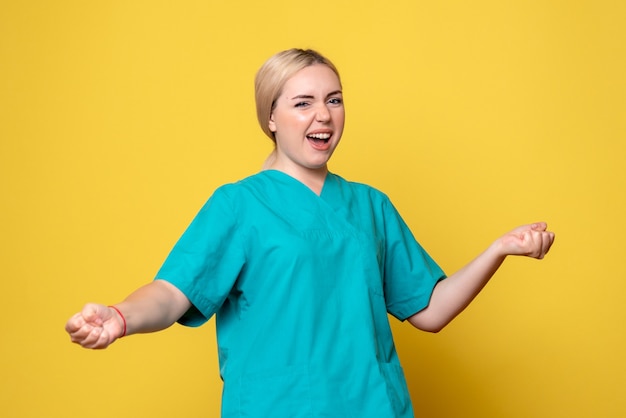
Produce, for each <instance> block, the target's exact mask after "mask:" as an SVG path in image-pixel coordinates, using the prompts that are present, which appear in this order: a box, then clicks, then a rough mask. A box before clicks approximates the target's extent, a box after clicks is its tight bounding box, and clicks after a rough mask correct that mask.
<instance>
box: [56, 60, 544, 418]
mask: <svg viewBox="0 0 626 418" xmlns="http://www.w3.org/2000/svg"><path fill="white" fill-rule="evenodd" d="M255 88H256V102H257V115H258V118H259V123H260V124H261V128H262V129H263V131H264V132H265V133H266V134H267V135H268V136H269V137H270V138H271V139H272V140H273V141H274V143H275V149H274V152H273V153H272V155H271V156H270V157H269V158H268V160H267V161H266V163H265V166H264V170H263V171H261V172H259V173H257V174H255V175H252V176H250V177H248V178H246V179H244V180H241V181H239V182H237V183H234V184H227V185H225V186H222V187H220V188H219V189H218V190H216V191H215V193H214V194H213V196H212V197H211V198H210V199H209V201H208V202H207V203H206V204H205V206H204V207H203V208H202V209H201V210H200V212H199V213H198V215H197V216H196V218H195V219H194V220H193V222H192V223H191V225H190V226H189V228H188V229H187V231H186V232H185V233H184V234H183V236H182V237H181V239H180V240H179V242H178V243H177V244H176V246H175V247H174V248H173V250H172V252H171V253H170V255H169V256H168V258H167V259H166V261H165V263H164V264H163V266H162V268H161V269H160V271H159V272H158V274H157V276H156V279H155V280H154V281H153V282H152V283H150V284H148V285H146V286H144V287H142V288H140V289H138V290H136V291H135V292H134V293H132V294H131V295H130V296H128V297H127V298H126V299H125V300H124V301H122V302H120V303H118V304H117V305H115V306H109V307H107V306H104V305H98V304H88V305H86V306H85V307H84V308H83V310H82V311H81V312H80V313H77V314H76V315H74V316H73V317H72V318H71V319H70V320H69V321H68V323H67V325H66V330H67V332H68V333H69V334H70V335H71V338H72V341H73V342H75V343H78V344H80V345H82V346H83V347H87V348H105V347H107V346H108V345H109V344H111V343H112V342H114V341H115V340H116V339H118V338H120V337H122V336H124V335H130V334H134V333H144V332H152V331H157V330H161V329H164V328H167V327H169V326H170V325H172V324H173V323H174V322H176V321H178V322H180V323H182V324H185V325H190V326H197V325H200V324H202V323H204V322H205V321H207V320H208V319H209V318H210V317H211V316H212V315H213V314H216V327H217V337H218V347H219V350H218V351H219V361H220V370H221V376H222V378H223V380H224V392H223V402H222V416H223V417H239V416H255V417H270V416H271V417H289V418H293V417H299V416H307V417H310V416H316V417H317V416H329V417H330V416H332V417H359V418H364V417H372V418H374V417H375V418H381V417H412V416H413V411H412V407H411V402H410V398H409V394H408V391H407V387H406V382H405V380H404V376H403V373H402V369H401V367H400V363H399V361H398V356H397V354H396V350H395V348H394V344H393V339H392V335H391V330H390V326H389V322H388V316H387V313H390V314H392V315H393V316H395V317H397V318H398V319H400V320H408V321H409V322H410V323H411V324H412V325H413V326H415V327H416V328H418V329H421V330H425V331H431V332H437V331H439V330H441V329H442V328H443V327H444V326H445V325H446V324H448V323H449V322H450V321H451V320H452V319H453V318H454V317H455V316H456V315H457V314H459V313H460V312H461V311H462V310H463V309H464V308H465V307H466V306H467V305H468V304H469V303H470V302H471V301H472V300H473V298H474V297H475V296H476V295H477V294H478V292H479V291H480V290H481V289H482V287H483V286H484V285H485V284H486V283H487V281H488V280H489V279H490V278H491V276H492V275H493V274H494V273H495V271H496V270H497V269H498V267H499V266H500V264H501V263H502V262H503V261H504V259H505V257H506V256H508V255H526V256H530V257H534V258H543V256H544V255H545V254H546V253H547V252H548V250H549V248H550V246H551V245H552V242H553V240H554V234H553V233H552V232H549V231H547V230H546V224H545V223H543V222H541V223H535V224H532V225H526V226H522V227H519V228H517V229H515V230H513V231H512V232H510V233H508V234H506V235H504V236H502V237H501V238H499V239H497V240H496V241H495V242H494V243H493V244H492V245H491V246H490V247H489V248H488V249H487V250H485V251H484V252H483V253H482V254H480V255H479V256H478V257H477V258H476V259H474V260H473V261H472V262H470V263H469V264H468V265H467V266H465V267H464V268H463V269H461V270H460V271H458V272H457V273H455V274H453V275H451V276H449V277H448V278H446V276H445V275H444V273H443V271H442V270H441V269H440V268H439V266H437V264H436V263H435V262H434V261H433V260H432V259H431V258H430V257H429V255H428V254H427V253H426V252H425V251H424V250H423V249H422V247H421V246H420V245H419V244H418V243H417V241H416V240H415V239H414V238H413V235H412V234H411V232H410V231H409V229H408V227H407V226H406V224H405V223H404V222H403V220H402V218H401V217H400V215H399V214H398V213H397V212H396V210H395V208H394V207H393V205H392V204H391V202H390V201H389V199H388V198H387V197H386V196H385V195H384V194H382V193H381V192H379V191H377V190H375V189H373V188H371V187H369V186H366V185H363V184H358V183H352V182H347V181H346V180H344V179H342V178H341V177H339V176H337V175H335V174H333V173H330V172H329V171H328V167H327V163H328V160H329V159H330V157H331V155H332V154H333V152H334V150H335V148H336V147H337V145H338V144H339V140H340V139H341V134H342V132H343V127H344V117H345V113H344V106H343V97H342V89H341V82H340V79H339V74H338V72H337V70H336V68H335V67H334V66H333V64H332V63H331V62H330V61H328V60H327V59H326V58H324V57H323V56H321V55H320V54H318V53H317V52H315V51H311V50H306V51H305V50H299V49H291V50H288V51H283V52H281V53H279V54H276V55H275V56H273V57H272V58H270V59H269V60H268V61H267V62H266V63H265V64H264V65H263V66H262V67H261V69H260V70H259V72H258V73H257V77H256V83H255ZM444 279H445V280H444Z"/></svg>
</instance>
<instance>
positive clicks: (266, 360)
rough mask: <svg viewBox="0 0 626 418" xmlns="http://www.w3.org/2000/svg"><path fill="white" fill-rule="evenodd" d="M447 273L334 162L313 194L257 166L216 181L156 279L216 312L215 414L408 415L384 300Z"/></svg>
mask: <svg viewBox="0 0 626 418" xmlns="http://www.w3.org/2000/svg"><path fill="white" fill-rule="evenodd" d="M444 277H445V276H444V273H443V271H442V270H441V269H440V268H439V267H438V266H437V264H436V263H435V262H434V261H433V260H432V259H431V258H430V257H429V255H428V254H427V253H426V252H425V251H424V250H423V249H422V247H421V246H420V245H419V244H418V243H417V241H416V240H415V238H414V237H413V235H412V234H411V232H410V231H409V229H408V227H407V226H406V224H405V223H404V221H403V220H402V218H401V217H400V215H399V214H398V213H397V211H396V210H395V208H394V207H393V205H392V204H391V202H390V201H389V199H388V198H387V196H385V195H384V194H383V193H381V192H379V191H377V190H375V189H374V188H372V187H369V186H366V185H363V184H359V183H353V182H348V181H346V180H344V179H343V178H341V177H339V176H337V175H335V174H332V173H329V174H328V175H327V177H326V180H325V182H324V186H323V189H322V192H321V194H320V195H319V196H318V195H317V194H315V193H314V192H313V191H311V190H310V189H309V188H308V187H307V186H305V185H304V184H303V183H301V182H299V181H298V180H296V179H294V178H293V177H290V176H289V175H287V174H285V173H282V172H280V171H275V170H266V171H262V172H260V173H258V174H255V175H253V176H250V177H248V178H245V179H243V180H241V181H239V182H237V183H233V184H227V185H224V186H222V187H220V188H218V189H217V190H216V191H215V193H214V194H213V196H211V198H210V199H209V200H208V202H207V203H206V204H205V205H204V206H203V208H202V209H201V210H200V212H199V213H198V214H197V216H196V217H195V219H194V220H193V222H192V223H191V225H190V226H189V227H188V229H187V231H186V232H185V233H184V234H183V236H182V237H181V238H180V240H179V241H178V243H177V244H176V245H175V247H174V248H173V249H172V252H171V253H170V255H169V256H168V258H167V259H166V261H165V263H164V265H163V266H162V267H161V269H160V270H159V272H158V274H157V276H156V278H157V279H161V280H166V281H168V282H170V283H172V284H173V285H175V286H176V287H177V288H178V289H180V290H181V291H182V292H183V293H184V294H185V295H186V296H187V297H188V298H189V300H190V301H191V303H192V308H191V309H190V310H189V311H188V312H187V313H186V314H185V315H184V316H183V317H182V318H180V320H179V322H180V323H182V324H184V325H188V326H198V325H200V324H202V323H204V322H205V321H207V320H208V319H209V318H210V317H211V316H212V315H213V314H216V328H217V342H218V353H219V362H220V374H221V377H222V379H223V381H224V387H223V394H222V417H224V418H230V417H237V418H241V417H259V418H267V417H273V418H282V417H284V418H297V417H338V418H339V417H341V418H348V417H355V418H369V417H371V418H387V417H389V418H392V417H393V418H407V417H413V410H412V406H411V400H410V398H409V393H408V390H407V386H406V382H405V379H404V375H403V372H402V369H401V367H400V362H399V360H398V356H397V353H396V350H395V347H394V343H393V339H392V335H391V329H390V325H389V321H388V316H387V313H390V314H391V315H393V316H395V317H397V318H398V319H400V320H405V319H406V318H408V317H409V316H411V315H412V314H415V313H416V312H418V311H420V310H422V309H423V308H425V307H426V306H427V305H428V303H429V299H430V296H431V293H432V290H433V287H434V286H435V284H436V283H437V282H438V281H439V280H440V279H443V278H444Z"/></svg>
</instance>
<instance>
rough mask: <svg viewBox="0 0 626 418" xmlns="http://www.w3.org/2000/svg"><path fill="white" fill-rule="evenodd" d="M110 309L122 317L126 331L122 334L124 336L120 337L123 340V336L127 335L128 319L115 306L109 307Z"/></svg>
mask: <svg viewBox="0 0 626 418" xmlns="http://www.w3.org/2000/svg"><path fill="white" fill-rule="evenodd" d="M109 308H112V309H114V310H115V312H117V313H118V314H119V315H120V317H121V318H122V323H123V324H124V331H123V332H122V335H121V336H120V338H122V337H123V336H125V335H126V318H124V315H122V312H120V310H119V309H117V308H116V307H115V306H113V305H109Z"/></svg>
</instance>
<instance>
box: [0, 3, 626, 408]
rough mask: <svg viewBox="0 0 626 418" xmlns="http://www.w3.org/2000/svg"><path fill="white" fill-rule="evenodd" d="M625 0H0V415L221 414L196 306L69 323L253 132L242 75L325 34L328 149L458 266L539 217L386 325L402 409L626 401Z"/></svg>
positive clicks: (152, 256) (165, 233) (194, 206)
mask: <svg viewBox="0 0 626 418" xmlns="http://www.w3.org/2000/svg"><path fill="white" fill-rule="evenodd" d="M625 21H626V7H625V6H624V2H621V1H617V0H616V1H606V0H601V1H598V0H593V1H592V0H589V1H519V2H502V1H495V0H494V1H485V0H479V1H474V2H461V1H459V2H454V1H440V2H432V1H414V0H403V1H390V2H380V1H373V0H362V1H360V2H353V1H345V2H342V1H338V0H320V1H315V2H294V1H291V0H283V1H252V0H250V1H231V2H226V1H216V0H205V1H179V2H173V1H172V2H167V1H94V2H91V1H79V0H76V1H8V0H4V1H2V2H1V3H0V140H1V142H0V146H1V148H0V185H1V200H0V215H1V218H0V219H1V220H0V228H1V230H0V234H1V235H0V237H1V243H0V254H1V256H0V257H1V266H2V275H3V277H2V279H1V284H0V310H1V311H0V313H1V315H2V316H1V318H2V332H1V334H0V335H1V338H2V340H1V345H0V376H1V377H0V379H1V383H2V387H1V388H0V415H2V416H3V417H37V418H40V417H82V416H90V417H93V418H95V417H107V418H108V417H172V416H188V417H201V416H208V417H217V416H218V415H219V413H218V411H219V398H220V390H221V382H220V380H219V377H218V369H217V357H216V351H215V342H214V325H213V322H212V321H211V322H210V323H209V324H208V325H206V326H204V327H203V328H200V329H187V328H183V327H181V326H178V325H177V326H174V327H173V328H171V329H169V330H168V331H166V332H163V333H159V334H153V335H142V336H137V337H132V338H128V339H127V340H122V341H120V342H119V343H116V344H115V345H114V346H112V347H111V348H110V349H108V350H105V351H89V350H83V349H81V348H79V347H78V346H75V345H73V344H70V342H69V339H68V337H67V336H66V335H65V333H64V331H63V326H64V323H65V321H66V319H67V318H68V317H69V316H70V315H71V314H73V313H74V312H75V311H77V310H79V309H80V308H81V307H82V305H83V303H85V302H87V301H99V302H103V303H113V302H116V301H119V300H120V299H121V298H123V297H124V296H125V295H126V294H127V293H128V292H129V291H131V290H133V289H134V288H136V287H138V286H140V285H142V284H144V283H146V282H147V281H149V280H151V279H152V277H153V275H154V274H155V272H156V270H157V269H158V268H159V266H160V264H161V262H162V261H163V259H164V258H165V256H166V255H167V253H168V251H169V249H170V248H171V246H172V245H173V244H174V242H175V241H176V239H177V238H178V236H179V235H180V234H181V233H182V232H183V230H184V228H185V227H186V225H187V224H188V222H189V221H190V220H191V218H192V217H193V215H194V214H195V213H196V211H197V210H198V209H199V207H200V206H201V205H202V203H204V201H205V199H206V198H207V197H208V196H209V195H210V194H211V192H212V191H213V190H214V189H215V188H216V187H217V186H219V185H221V184H223V183H226V182H230V181H234V180H237V179H239V178H242V177H244V176H246V175H248V174H251V173H253V172H255V171H256V170H257V169H258V168H259V167H260V165H261V163H262V161H263V160H264V158H265V156H266V154H267V153H268V152H269V151H270V149H271V147H270V142H269V140H267V139H266V138H265V137H264V136H263V134H262V132H261V131H260V129H259V128H258V127H257V125H256V119H255V113H254V103H253V84H252V80H253V76H254V73H255V71H256V69H257V68H258V67H259V66H260V65H261V63H262V62H263V61H264V60H265V59H266V58H267V57H269V56H270V55H271V54H273V53H274V52H277V51H279V50H282V49H285V48H289V47H293V46H298V47H313V48H316V49H319V50H320V51H321V52H323V53H324V54H326V55H328V56H329V57H330V58H331V59H332V60H334V61H335V63H336V64H337V66H338V67H339V69H340V71H341V72H342V77H343V82H344V90H345V97H346V107H347V118H348V119H347V126H346V131H345V135H344V138H343V142H342V144H341V146H340V147H339V149H338V151H337V154H336V155H335V157H334V159H333V161H332V162H331V163H332V164H331V169H332V170H333V171H335V172H337V173H339V174H341V175H343V176H344V177H347V178H349V179H351V180H356V181H361V182H366V183H369V184H371V185H373V186H375V187H378V188H380V189H382V190H383V191H385V192H386V193H388V194H389V195H390V197H391V198H392V200H393V201H394V202H395V203H396V205H397V206H398V208H399V209H400V211H401V213H402V214H403V216H404V217H405V219H406V220H407V222H408V223H409V225H410V226H411V227H412V229H413V231H414V233H415V234H416V236H417V238H418V239H419V240H420V242H421V243H422V244H423V245H424V246H425V247H426V248H427V249H428V250H429V252H430V253H431V254H432V255H433V256H434V257H435V259H436V260H438V262H439V263H440V264H441V265H442V267H444V269H445V270H446V271H447V272H449V273H451V272H453V271H454V270H456V269H458V268H459V267H460V266H462V265H463V264H464V263H465V262H466V261H468V260H469V259H470V258H472V257H473V256H474V255H476V254H477V253H478V252H479V251H481V250H482V249H483V248H484V247H486V246H487V245H488V244H489V243H490V242H491V241H492V240H493V239H495V238H496V237H497V236H499V235H500V234H501V233H504V232H506V231H507V230H509V229H511V228H513V227H514V226H517V225H518V224H520V223H526V222H531V221H535V220H541V219H545V220H547V221H548V222H549V223H550V226H551V228H552V229H553V230H554V231H556V233H557V241H556V244H555V246H554V248H553V251H552V253H551V254H550V255H549V256H548V257H547V258H546V259H545V260H543V261H541V262H539V261H535V260H530V259H511V260H508V261H507V263H506V264H505V266H504V267H503V268H502V269H501V271H500V272H499V273H498V274H497V276H496V278H495V279H494V280H493V281H492V283H490V285H489V286H488V287H487V288H486V289H485V291H484V292H483V294H481V295H480V296H479V298H478V299H477V301H476V302H475V303H474V304H473V305H472V306H471V307H470V308H469V309H468V310H467V311H466V312H465V313H464V314H463V315H462V316H461V317H459V318H458V319H457V320H455V321H454V322H453V323H452V324H451V325H450V326H449V327H448V328H446V329H445V330H444V331H442V332H441V333H439V334H436V335H431V334H425V333H420V332H418V331H415V330H414V329H412V328H411V327H410V326H408V325H406V324H400V323H394V330H395V335H396V343H397V345H398V350H399V352H400V355H401V357H402V360H403V364H404V367H405V369H406V373H407V378H408V382H409V385H410V391H411V394H412V397H413V401H414V406H415V409H416V412H417V415H418V416H422V417H442V418H443V417H446V418H448V417H511V418H517V417H519V418H528V417H550V418H553V417H568V418H571V417H624V416H626V396H625V394H626V393H625V392H626V390H625V389H626V359H625V358H624V357H625V343H626V331H625V325H624V324H625V319H626V314H625V310H624V309H625V308H624V306H625V299H626V296H625V295H626V284H625V281H626V267H625V263H624V260H625V257H624V254H623V253H624V250H625V245H624V237H626V221H625V220H624V215H625V214H626V196H625V191H626V187H625V186H626V174H625V167H624V166H625V163H626V145H625V141H626V134H625V132H626V82H625V80H626V76H625V75H626V25H624V22H625Z"/></svg>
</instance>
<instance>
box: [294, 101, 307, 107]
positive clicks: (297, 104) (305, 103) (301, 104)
mask: <svg viewBox="0 0 626 418" xmlns="http://www.w3.org/2000/svg"><path fill="white" fill-rule="evenodd" d="M308 105H309V103H307V102H298V103H296V106H295V107H305V106H308Z"/></svg>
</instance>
